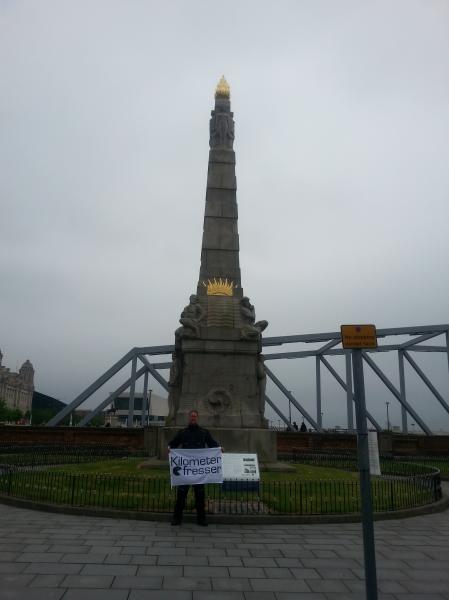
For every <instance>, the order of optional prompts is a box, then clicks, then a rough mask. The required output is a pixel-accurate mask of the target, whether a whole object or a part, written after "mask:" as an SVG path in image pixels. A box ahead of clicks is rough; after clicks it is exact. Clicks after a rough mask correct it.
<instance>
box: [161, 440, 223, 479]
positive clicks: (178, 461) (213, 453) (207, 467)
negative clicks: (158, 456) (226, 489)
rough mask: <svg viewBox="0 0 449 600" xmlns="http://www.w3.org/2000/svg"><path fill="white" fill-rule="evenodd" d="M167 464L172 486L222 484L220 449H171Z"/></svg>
mask: <svg viewBox="0 0 449 600" xmlns="http://www.w3.org/2000/svg"><path fill="white" fill-rule="evenodd" d="M168 462H169V465H170V481H171V485H172V486H176V485H198V484H203V483H223V465H222V454H221V448H198V449H193V448H192V449H190V448H189V449H182V450H177V449H174V448H172V449H171V450H170V453H169V455H168Z"/></svg>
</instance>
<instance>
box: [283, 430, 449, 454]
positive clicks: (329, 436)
mask: <svg viewBox="0 0 449 600" xmlns="http://www.w3.org/2000/svg"><path fill="white" fill-rule="evenodd" d="M379 447H380V448H381V452H382V448H383V449H384V450H385V451H386V452H388V453H389V452H392V453H393V454H394V455H397V456H416V455H421V456H426V455H428V456H432V455H434V456H437V455H440V456H443V455H444V456H449V436H447V435H430V436H427V435H394V434H388V433H385V432H384V433H382V441H379ZM293 448H298V449H300V450H302V451H303V452H308V451H309V452H317V451H320V450H326V451H329V450H331V449H335V450H337V451H338V450H356V449H357V438H356V436H355V435H351V434H349V433H297V432H290V431H289V432H287V431H280V432H279V433H278V452H280V453H282V452H291V451H292V449H293Z"/></svg>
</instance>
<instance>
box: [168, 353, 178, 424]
mask: <svg viewBox="0 0 449 600" xmlns="http://www.w3.org/2000/svg"><path fill="white" fill-rule="evenodd" d="M181 381H182V374H181V359H180V357H179V355H178V353H177V352H173V354H172V363H171V367H170V378H169V380H168V387H169V394H168V416H167V419H166V423H171V422H172V421H173V419H174V418H175V416H176V414H177V412H178V409H179V397H180V395H181V389H180V385H181Z"/></svg>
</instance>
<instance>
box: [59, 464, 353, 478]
mask: <svg viewBox="0 0 449 600" xmlns="http://www.w3.org/2000/svg"><path fill="white" fill-rule="evenodd" d="M143 462H145V461H144V459H142V458H123V459H117V460H115V459H114V460H104V461H99V462H93V463H81V464H76V465H64V466H63V465H61V466H57V467H52V468H51V470H52V471H64V473H83V474H92V475H93V474H97V475H115V476H127V477H139V478H143V479H153V478H155V477H162V478H164V479H167V481H168V479H169V472H168V463H167V465H166V466H164V467H162V468H151V469H147V468H142V469H140V468H139V465H141V464H142V463H143ZM289 465H290V466H292V467H293V468H294V469H295V470H294V472H290V473H275V472H265V471H262V473H261V480H262V481H267V482H268V481H291V480H295V479H296V480H329V479H332V480H342V479H344V480H346V481H347V480H354V479H355V480H357V479H358V474H357V473H348V472H347V471H341V470H340V469H334V468H328V467H315V466H312V465H303V464H292V463H289Z"/></svg>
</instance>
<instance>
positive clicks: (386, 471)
mask: <svg viewBox="0 0 449 600" xmlns="http://www.w3.org/2000/svg"><path fill="white" fill-rule="evenodd" d="M285 458H286V460H289V462H294V463H302V464H310V465H314V466H317V467H330V468H335V469H340V470H344V471H357V470H358V463H357V455H356V454H349V453H345V454H340V453H339V454H327V453H304V452H302V451H297V450H293V451H292V452H291V453H290V454H289V456H288V458H287V457H285ZM439 460H440V459H439V458H434V459H431V458H427V459H423V457H414V459H410V460H405V461H404V460H403V459H402V457H401V458H399V457H391V456H381V457H380V467H381V472H382V475H393V476H399V477H403V476H406V477H407V476H412V475H432V474H434V473H437V472H438V471H439V470H440V469H439Z"/></svg>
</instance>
